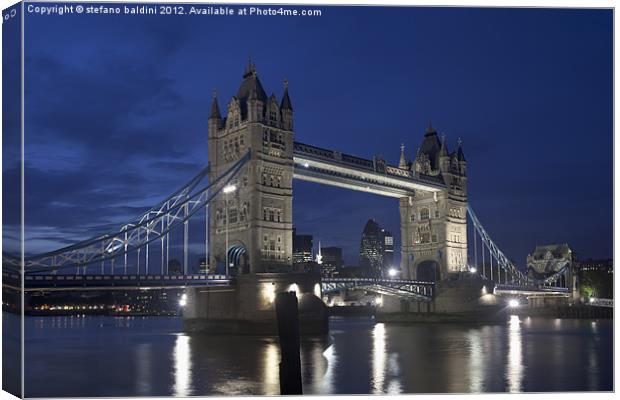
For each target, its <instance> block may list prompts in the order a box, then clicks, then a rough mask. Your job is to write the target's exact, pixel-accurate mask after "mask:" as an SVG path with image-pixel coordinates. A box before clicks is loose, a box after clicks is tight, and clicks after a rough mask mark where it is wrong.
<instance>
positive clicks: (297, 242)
mask: <svg viewBox="0 0 620 400" xmlns="http://www.w3.org/2000/svg"><path fill="white" fill-rule="evenodd" d="M310 261H312V235H298V234H297V232H296V231H295V230H293V264H303V263H307V262H310Z"/></svg>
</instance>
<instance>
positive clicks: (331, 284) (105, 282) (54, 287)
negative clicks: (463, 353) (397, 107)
mask: <svg viewBox="0 0 620 400" xmlns="http://www.w3.org/2000/svg"><path fill="white" fill-rule="evenodd" d="M20 278H21V277H20V274H18V273H13V272H3V273H2V280H3V282H2V284H3V286H6V287H10V288H12V289H14V290H19V288H20V285H21V281H20ZM232 284H234V278H232V277H226V276H225V275H207V274H188V275H144V274H141V275H129V274H128V275H120V274H119V275H100V274H89V275H63V274H56V275H49V274H45V275H44V274H40V275H26V276H25V278H24V285H25V291H26V292H36V291H41V290H45V291H66V290H75V291H83V290H130V289H145V290H148V289H172V288H183V287H190V286H229V285H232ZM343 289H363V290H368V291H372V292H376V293H379V294H385V295H392V296H397V297H401V298H406V299H410V300H416V301H432V299H433V297H434V296H435V295H436V288H435V283H434V282H426V281H416V280H407V279H375V278H323V279H322V280H321V290H322V292H323V293H329V292H335V291H339V290H343ZM493 293H494V294H496V295H498V296H545V297H547V296H549V297H568V296H570V292H569V290H568V288H563V287H541V288H537V287H534V286H515V285H502V284H498V285H496V286H495V287H494V290H493Z"/></svg>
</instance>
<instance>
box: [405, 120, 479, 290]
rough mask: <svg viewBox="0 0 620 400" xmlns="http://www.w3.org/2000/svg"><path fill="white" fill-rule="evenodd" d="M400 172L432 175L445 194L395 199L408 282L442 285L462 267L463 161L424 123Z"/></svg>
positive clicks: (422, 193) (464, 247)
mask: <svg viewBox="0 0 620 400" xmlns="http://www.w3.org/2000/svg"><path fill="white" fill-rule="evenodd" d="M399 167H400V168H403V169H411V170H412V171H413V173H414V174H415V175H416V176H423V175H426V176H435V177H437V178H439V179H441V180H442V181H443V182H444V183H445V185H446V189H445V190H441V191H439V192H425V191H417V192H416V193H415V195H414V196H409V197H405V198H402V199H400V218H401V240H402V250H401V270H402V271H403V276H404V277H407V278H409V279H420V280H436V281H440V280H445V279H447V278H448V277H449V275H450V274H453V273H458V271H460V270H461V269H463V268H465V267H466V265H467V169H466V167H467V162H466V161H465V155H464V154H463V149H462V148H461V143H460V141H459V144H458V148H457V149H456V150H455V151H454V152H452V153H450V152H449V151H448V147H447V144H446V141H445V138H442V140H439V138H438V137H437V131H436V130H435V129H434V128H433V127H432V125H430V124H429V127H428V128H427V129H426V134H425V135H424V141H423V142H422V145H421V146H420V148H419V149H418V152H417V154H416V157H415V160H414V161H413V162H411V163H407V162H406V160H405V155H404V149H402V148H401V162H400V165H399Z"/></svg>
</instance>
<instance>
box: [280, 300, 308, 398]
mask: <svg viewBox="0 0 620 400" xmlns="http://www.w3.org/2000/svg"><path fill="white" fill-rule="evenodd" d="M276 315H277V317H278V335H279V337H280V353H281V361H280V394H303V390H302V386H301V360H300V357H299V310H298V308H297V296H296V295H295V292H288V293H278V294H277V295H276Z"/></svg>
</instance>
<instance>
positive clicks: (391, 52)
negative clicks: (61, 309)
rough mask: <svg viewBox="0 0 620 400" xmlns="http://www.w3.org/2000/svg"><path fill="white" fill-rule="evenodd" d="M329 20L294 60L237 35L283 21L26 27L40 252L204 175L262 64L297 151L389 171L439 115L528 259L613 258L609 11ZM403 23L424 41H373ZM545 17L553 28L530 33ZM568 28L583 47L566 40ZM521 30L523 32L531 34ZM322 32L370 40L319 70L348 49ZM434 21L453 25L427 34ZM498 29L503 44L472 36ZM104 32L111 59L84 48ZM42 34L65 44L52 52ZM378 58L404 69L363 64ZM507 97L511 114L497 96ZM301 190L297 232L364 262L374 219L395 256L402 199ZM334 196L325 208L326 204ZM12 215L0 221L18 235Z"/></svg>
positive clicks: (29, 147)
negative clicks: (363, 244)
mask: <svg viewBox="0 0 620 400" xmlns="http://www.w3.org/2000/svg"><path fill="white" fill-rule="evenodd" d="M324 9H325V10H326V11H327V12H325V13H324V15H323V16H322V17H321V18H320V19H319V20H312V19H305V20H303V21H301V26H300V27H299V28H296V27H295V26H293V25H294V24H293V23H292V22H291V21H284V22H283V24H284V25H285V26H286V29H287V32H290V34H289V36H290V37H288V38H287V39H286V41H285V42H284V43H285V44H283V46H292V45H293V43H295V42H302V43H305V44H306V48H307V51H306V52H305V53H303V54H302V53H297V52H289V53H288V54H287V55H283V54H279V53H278V52H277V51H274V50H270V49H269V46H267V45H266V44H264V43H261V40H260V37H252V39H251V40H249V41H246V42H244V41H242V40H241V38H243V37H246V36H247V34H248V33H250V32H253V31H257V30H259V31H261V32H265V34H268V33H271V34H273V35H277V31H278V29H277V28H276V27H272V26H269V24H268V23H265V22H261V21H260V20H252V21H249V22H248V24H247V25H246V26H244V27H243V28H242V30H241V32H235V33H233V34H232V35H230V36H229V37H222V36H221V35H219V36H218V40H219V41H220V42H222V41H223V42H222V43H219V44H218V45H216V42H214V41H213V40H212V39H211V36H213V35H212V34H214V33H216V32H219V31H221V30H222V29H224V26H225V23H223V22H220V21H217V20H214V21H213V23H212V24H207V25H204V24H196V25H194V24H184V23H182V22H181V21H180V20H178V19H177V20H174V19H173V20H169V21H168V23H167V25H162V24H156V23H154V22H153V21H156V19H157V17H153V18H151V19H148V18H144V17H137V18H133V19H132V22H131V24H128V23H126V22H123V21H127V20H123V19H122V17H120V16H119V17H114V16H111V17H106V18H99V17H97V16H92V17H89V18H88V19H86V18H76V19H75V24H72V23H69V24H67V23H66V22H67V21H73V16H66V19H64V20H63V22H62V24H61V23H60V22H59V21H58V20H57V19H53V18H43V17H38V16H35V15H33V16H32V18H33V19H35V20H36V23H35V24H32V25H31V26H30V27H27V32H26V34H27V35H28V36H29V37H30V38H31V41H30V42H29V43H30V45H29V47H28V48H27V54H26V57H27V63H26V75H27V76H30V78H29V80H30V82H32V83H31V85H36V86H37V87H40V88H43V89H44V90H39V91H37V92H36V93H32V94H30V95H28V96H27V98H26V158H27V160H28V164H27V166H26V177H27V181H28V182H29V185H30V186H29V190H30V193H31V196H32V197H31V198H29V199H28V200H29V201H27V202H26V207H27V213H26V224H27V226H26V234H27V237H28V238H29V239H32V240H31V241H30V245H31V247H30V250H31V251H33V252H34V251H36V250H40V251H43V250H52V249H55V248H57V247H60V246H62V245H68V244H71V243H73V242H75V241H77V240H79V239H85V238H87V237H90V236H92V235H94V234H97V233H101V232H102V231H105V230H106V229H108V228H110V227H113V226H114V227H115V226H116V225H117V224H118V223H119V222H122V221H124V220H125V219H126V218H127V217H128V216H133V215H135V214H138V213H139V212H141V211H143V210H144V209H146V208H148V206H150V205H151V204H154V203H156V202H157V201H159V200H160V199H161V198H162V197H164V196H165V195H166V194H167V193H169V192H170V191H171V189H175V188H177V187H179V186H180V185H181V184H182V183H183V182H185V181H187V180H189V178H191V176H193V175H194V174H195V173H196V172H197V171H199V170H200V169H201V168H202V167H204V165H206V162H207V159H206V151H207V146H206V133H207V129H206V128H207V126H206V125H207V122H206V119H207V116H208V111H209V105H210V101H211V97H212V91H213V90H214V89H217V91H218V93H219V94H220V97H221V98H222V99H227V98H229V97H230V96H231V95H232V94H233V93H234V92H235V90H236V88H237V86H238V83H239V79H240V76H241V74H242V72H243V68H244V66H245V64H246V63H247V58H248V56H251V57H252V59H253V60H254V61H255V63H256V65H257V69H258V73H259V76H260V77H261V80H263V82H264V84H265V87H266V88H267V90H268V91H269V92H271V91H274V92H275V93H276V96H277V97H278V99H280V98H281V93H282V87H283V83H282V82H283V80H284V79H285V78H287V79H288V82H289V85H290V93H291V99H292V103H293V106H294V108H295V110H296V112H295V129H294V130H295V135H296V139H298V140H301V141H308V142H311V143H313V144H316V145H318V146H324V147H327V148H334V149H337V150H341V151H343V152H347V153H350V154H356V155H360V156H364V157H368V158H371V157H372V156H374V155H376V154H382V155H384V156H385V158H386V160H387V161H388V162H389V163H390V164H393V165H394V164H397V162H398V157H399V153H400V143H405V146H406V147H405V149H406V154H407V158H408V159H413V158H414V156H415V149H416V148H417V146H419V145H420V143H421V142H422V139H423V134H424V130H425V128H426V126H427V124H428V120H429V119H430V120H432V121H433V125H434V126H435V127H436V128H437V130H438V131H439V132H440V133H445V134H446V135H447V138H448V143H449V146H450V149H453V148H455V146H456V140H457V138H459V137H461V138H462V139H463V147H464V150H465V153H466V155H467V157H468V161H469V163H470V164H469V174H470V180H469V187H470V193H471V194H470V201H471V203H472V205H474V207H475V208H476V210H478V213H479V217H480V218H481V220H482V221H483V223H484V224H485V226H486V227H487V228H488V229H489V231H490V232H491V234H492V235H493V237H494V238H495V239H496V240H497V242H498V243H500V244H501V245H502V248H504V249H505V251H506V252H507V254H508V255H509V257H510V258H512V259H514V260H515V261H516V262H517V264H518V265H521V266H523V264H524V260H525V257H526V255H527V254H528V252H529V251H531V250H532V249H533V248H534V247H535V245H536V244H547V243H557V242H568V243H570V244H571V246H572V247H573V248H575V250H576V252H577V253H578V254H580V255H583V256H584V257H586V258H587V257H593V258H604V257H610V256H611V254H612V251H611V238H612V235H611V230H612V222H611V218H610V216H611V209H612V208H611V207H612V204H611V203H612V202H611V198H612V197H611V187H612V185H611V167H610V166H611V160H612V153H611V146H606V145H604V144H605V143H608V144H611V137H612V136H611V121H612V119H611V108H610V106H609V104H611V101H609V100H610V98H611V85H610V82H611V60H610V59H609V58H608V53H609V52H608V51H607V50H608V46H611V40H610V38H609V37H608V36H606V32H607V31H608V29H607V28H608V25H609V24H610V23H611V18H610V17H609V15H608V14H606V13H605V12H603V11H600V12H599V11H597V10H531V9H530V10H511V11H510V14H508V13H507V12H506V11H504V10H492V9H466V10H465V9H462V10H461V9H435V8H419V9H406V10H404V11H403V10H398V11H396V10H390V9H374V10H373V11H372V13H370V12H369V11H368V10H366V9H364V8H355V9H346V10H347V11H346V12H344V10H345V9H344V8H342V9H341V8H338V7H333V8H332V7H324ZM399 13H404V14H406V17H407V18H412V19H413V21H414V22H415V23H414V24H413V28H412V29H413V30H414V33H415V34H407V35H405V34H404V31H403V29H405V28H404V26H405V25H404V24H398V23H392V24H391V26H390V28H389V29H382V30H379V27H382V28H383V27H384V25H382V22H381V21H384V20H388V19H389V20H390V21H393V20H394V19H395V20H398V19H399V18H400V17H399V15H398V14H399ZM541 15H544V16H545V17H546V18H547V19H546V21H547V24H545V25H544V26H541V25H535V24H534V25H532V24H531V21H534V20H536V19H537V18H538V17H539V16H541ZM108 18H114V19H115V22H116V25H115V31H114V32H112V31H111V30H109V29H106V28H105V24H107V23H109V19H108ZM359 22H361V23H368V24H369V29H366V30H365V31H364V32H358V34H359V35H360V36H359V40H358V41H357V42H356V41H355V40H353V35H355V34H356V33H355V32H349V30H348V29H347V28H346V27H348V26H351V24H353V23H359ZM446 22H449V23H446ZM528 24H529V25H528ZM575 24H578V25H579V26H580V28H581V29H579V35H580V36H579V38H580V41H575V40H574V39H573V36H572V35H574V33H573V30H574V26H575ZM524 25H527V26H529V27H530V28H529V29H530V30H529V31H522V30H521V29H520V27H521V26H524ZM324 26H329V32H330V35H331V36H333V37H335V38H337V39H338V40H339V41H340V42H346V43H365V45H364V46H359V45H355V44H351V45H349V46H348V47H346V48H345V50H344V52H343V53H344V54H342V55H341V56H340V55H335V57H336V62H333V61H332V62H324V61H317V60H321V58H320V57H318V56H317V55H318V54H319V52H323V51H327V52H332V53H334V54H335V50H336V48H337V44H329V43H330V42H329V40H328V38H327V36H324V35H326V34H324V33H321V32H322V29H321V27H324ZM433 26H444V27H445V29H443V30H442V31H441V33H440V34H439V33H435V34H430V33H429V32H430V31H431V30H432V29H431V28H432V27H433ZM532 26H535V28H532ZM75 29H79V31H80V35H75V34H74V32H75ZM491 29H492V30H495V31H496V32H497V34H498V35H497V37H496V38H495V39H486V40H485V41H478V42H476V45H475V46H474V45H473V44H470V43H469V42H468V40H472V42H473V41H474V39H480V37H479V36H480V35H482V34H483V33H486V32H487V31H488V30H491ZM325 31H327V29H326V30H325ZM139 32H142V33H139ZM43 33H44V35H42V34H43ZM102 35H105V37H106V41H107V42H108V43H109V45H108V47H107V48H105V49H103V48H92V47H90V46H89V45H88V43H89V42H90V41H92V40H97V39H98V38H101V37H103V36H102ZM43 38H45V40H43ZM541 38H542V39H541ZM48 40H52V41H54V42H64V43H66V44H67V45H66V46H65V47H62V48H60V49H58V50H57V51H54V52H52V51H50V50H49V49H46V43H47V42H48ZM338 40H337V41H336V42H338ZM502 41H504V42H507V43H509V44H510V45H507V44H506V43H504V42H502ZM314 42H316V43H321V45H318V44H317V45H312V43H314ZM340 42H338V43H340ZM386 43H391V45H389V46H385V44H386ZM591 44H592V45H591ZM325 46H327V47H325ZM69 49H70V51H69ZM197 49H220V50H219V51H225V52H226V53H227V54H229V56H228V57H224V58H217V61H214V60H215V59H216V58H213V57H212V54H213V53H209V54H204V52H201V51H197ZM221 49H224V50H221ZM138 50H139V51H138ZM369 51H374V52H378V54H381V58H382V59H387V60H393V61H394V62H391V63H389V64H388V65H385V63H383V62H380V61H373V60H368V59H367V57H366V55H367V54H368V52H369ZM216 52H217V51H216ZM87 60H88V61H87ZM154 60H157V62H155V61H154ZM311 60H312V61H311ZM514 60H519V62H520V63H519V67H518V68H516V67H514V66H512V62H513V61H514ZM527 60H537V61H536V62H535V63H534V62H529V63H528V62H525V61H527ZM583 60H588V61H587V62H585V61H583ZM485 63H489V64H490V65H485ZM308 65H312V66H313V68H311V69H308V68H307V66H308ZM455 65H456V66H455ZM308 71H312V73H308ZM575 77H581V78H583V79H575ZM444 78H449V79H447V80H445V79H444ZM585 78H587V79H585ZM69 82H71V84H69ZM9 86H10V84H9ZM8 90H10V88H9V89H8ZM499 91H502V95H501V98H502V102H501V104H497V103H498V102H497V101H495V100H493V99H494V98H495V97H496V96H499V93H500V92H499ZM566 91H570V92H571V93H572V95H571V96H570V98H569V97H568V96H565V93H566ZM45 93H56V94H57V96H54V98H55V97H58V98H63V99H65V102H62V103H60V102H57V101H55V100H54V98H52V97H50V96H46V95H44V94H45ZM325 93H330V94H331V96H327V97H326V96H325ZM27 94H28V93H27ZM586 99H587V100H586ZM474 105H475V106H474ZM84 132H88V133H89V134H87V135H85V134H84ZM498 132H499V133H498ZM586 135H588V138H589V139H587V138H586ZM356 137H357V138H360V137H361V138H363V140H357V139H356ZM601 144H603V145H601ZM7 145H8V146H10V145H11V143H10V142H7ZM52 155H53V156H52ZM511 156H512V157H511ZM4 168H5V174H6V175H5V176H6V179H7V181H8V182H9V183H10V182H12V180H14V179H17V177H18V174H17V171H18V170H17V168H15V166H11V165H6V166H5V167H4ZM151 173H152V175H153V176H149V175H151ZM574 180H578V181H579V185H578V187H579V189H578V190H577V189H576V188H575V185H574ZM78 183H79V184H78ZM294 185H295V200H294V203H293V204H294V206H293V212H294V221H295V225H296V226H297V228H298V229H299V231H308V232H313V234H315V235H316V236H317V237H321V239H322V240H324V241H325V242H326V243H327V242H329V243H334V244H336V245H339V246H341V247H343V249H344V252H345V254H354V253H355V252H356V248H357V247H358V245H359V243H358V238H359V231H360V228H359V226H358V225H359V223H358V222H356V221H363V220H365V219H367V218H368V217H370V216H372V217H374V218H377V219H378V220H381V221H383V224H384V226H386V227H387V228H388V229H389V230H391V231H392V232H393V233H394V234H395V242H396V245H397V248H398V246H399V245H400V232H399V229H397V227H398V205H397V203H396V202H395V201H393V200H392V199H386V198H381V197H378V196H373V195H367V194H361V193H356V192H351V191H344V190H342V189H336V188H329V187H324V186H317V185H314V184H309V183H306V182H297V181H296V182H295V183H294ZM61 187H62V188H63V190H59V188H61ZM326 199H328V200H329V205H330V207H329V210H326V209H325V207H323V204H324V202H325V200H326ZM84 204H89V207H84ZM7 206H9V205H7ZM93 210H105V213H93V212H92V211H93ZM345 211H346V212H345ZM14 217H15V216H8V218H7V221H6V223H7V224H8V225H11V224H13V226H15V223H16V221H15V220H14ZM86 218H88V223H87V224H84V223H83V220H84V219H86ZM32 221H36V224H29V223H30V222H32ZM535 222H536V225H535V224H534V223H535ZM322 226H333V227H337V229H332V230H323V228H321V227H322ZM532 226H537V229H535V230H532V229H531V227H532ZM539 226H541V227H542V228H538V227H539ZM9 228H10V226H9ZM336 238H340V241H336V240H334V239H336ZM198 245H199V244H195V246H198ZM198 248H199V247H197V249H198ZM192 254H198V253H196V252H192ZM398 256H399V255H398V252H397V257H398ZM348 258H350V256H349V257H348ZM197 259H198V255H195V256H194V257H193V261H196V262H197ZM192 263H194V262H192Z"/></svg>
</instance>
